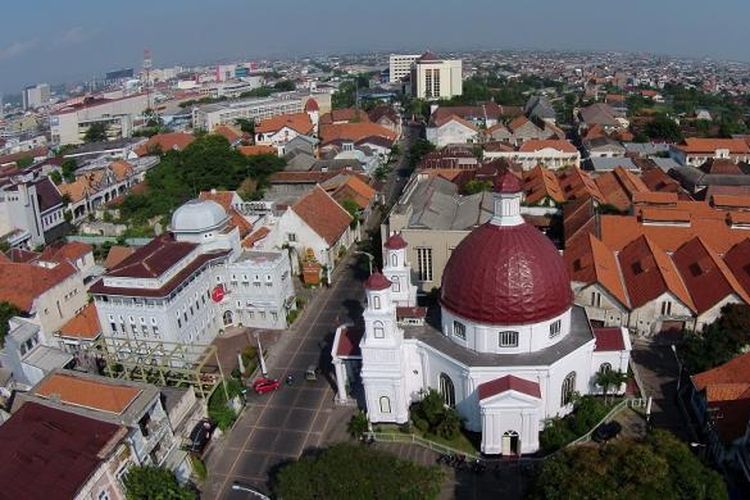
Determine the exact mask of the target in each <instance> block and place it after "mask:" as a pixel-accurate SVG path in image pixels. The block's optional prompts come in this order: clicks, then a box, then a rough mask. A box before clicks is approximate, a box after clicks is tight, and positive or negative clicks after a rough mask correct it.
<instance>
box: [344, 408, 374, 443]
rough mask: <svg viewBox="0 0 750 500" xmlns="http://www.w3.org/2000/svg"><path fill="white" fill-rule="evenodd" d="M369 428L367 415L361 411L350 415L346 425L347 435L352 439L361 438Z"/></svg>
mask: <svg viewBox="0 0 750 500" xmlns="http://www.w3.org/2000/svg"><path fill="white" fill-rule="evenodd" d="M368 427H369V421H368V420H367V414H366V413H365V412H363V411H359V412H357V413H355V414H354V415H352V418H351V419H350V420H349V424H348V425H347V430H348V431H349V435H350V436H351V437H353V438H357V439H359V438H361V437H362V435H363V434H364V433H365V432H367V430H368Z"/></svg>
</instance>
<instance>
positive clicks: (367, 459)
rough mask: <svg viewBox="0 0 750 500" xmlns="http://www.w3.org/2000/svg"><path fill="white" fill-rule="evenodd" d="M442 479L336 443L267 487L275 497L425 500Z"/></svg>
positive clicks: (437, 472)
mask: <svg viewBox="0 0 750 500" xmlns="http://www.w3.org/2000/svg"><path fill="white" fill-rule="evenodd" d="M386 476H387V477H386ZM443 479H444V474H443V471H442V470H441V469H440V468H439V467H437V466H434V465H432V466H427V467H425V466H423V465H418V464H416V463H414V462H411V461H407V460H401V459H399V458H396V457H395V456H393V455H391V454H390V453H386V452H383V451H380V450H377V449H375V448H372V447H369V446H357V445H353V444H337V445H335V446H333V447H331V448H328V449H326V450H323V451H322V452H320V453H318V454H315V455H308V456H306V457H303V458H301V459H300V460H299V461H297V462H293V463H291V464H289V465H287V466H285V467H283V468H282V469H281V470H280V471H279V473H278V475H277V476H276V477H275V478H274V485H273V486H274V487H273V489H274V493H275V495H276V497H278V498H293V499H295V500H307V499H310V500H312V499H320V498H325V499H330V500H337V499H346V500H349V499H360V498H361V499H370V498H383V499H385V498H388V499H399V498H403V499H407V498H408V499H431V498H437V496H438V494H439V493H440V487H441V485H442V482H443Z"/></svg>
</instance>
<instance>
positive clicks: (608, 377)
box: [594, 369, 628, 403]
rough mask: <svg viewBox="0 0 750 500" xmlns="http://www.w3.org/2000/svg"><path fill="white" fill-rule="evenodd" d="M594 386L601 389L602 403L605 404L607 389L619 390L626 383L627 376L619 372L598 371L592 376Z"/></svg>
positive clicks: (610, 370)
mask: <svg viewBox="0 0 750 500" xmlns="http://www.w3.org/2000/svg"><path fill="white" fill-rule="evenodd" d="M594 380H595V381H596V385H598V386H599V387H601V388H602V394H603V396H604V402H605V403H606V402H607V393H608V392H609V388H610V387H613V388H615V389H617V388H619V387H620V386H621V385H622V384H624V383H625V382H627V380H628V374H627V373H623V372H622V371H621V370H612V369H609V370H599V371H598V372H596V375H595V376H594Z"/></svg>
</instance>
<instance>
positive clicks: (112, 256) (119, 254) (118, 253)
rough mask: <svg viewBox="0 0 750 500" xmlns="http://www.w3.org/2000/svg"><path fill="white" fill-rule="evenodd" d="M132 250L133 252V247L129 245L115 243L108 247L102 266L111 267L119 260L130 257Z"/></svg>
mask: <svg viewBox="0 0 750 500" xmlns="http://www.w3.org/2000/svg"><path fill="white" fill-rule="evenodd" d="M133 252H135V249H134V248H131V247H126V246H120V245H115V246H113V247H111V248H110V249H109V253H108V254H107V258H106V259H104V268H105V269H112V268H113V267H115V266H116V265H118V264H119V263H120V262H122V261H123V260H125V259H126V258H128V257H130V256H131V255H132V254H133Z"/></svg>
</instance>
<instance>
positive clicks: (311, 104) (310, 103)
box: [305, 98, 320, 113]
mask: <svg viewBox="0 0 750 500" xmlns="http://www.w3.org/2000/svg"><path fill="white" fill-rule="evenodd" d="M312 111H320V106H318V102H317V101H316V100H315V99H313V98H310V99H308V100H307V102H306V103H305V113H310V112H312Z"/></svg>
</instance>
